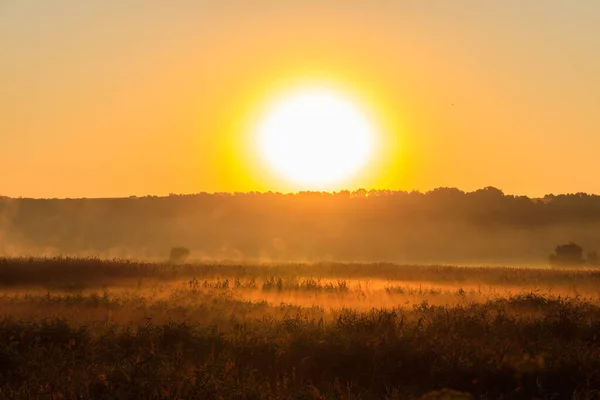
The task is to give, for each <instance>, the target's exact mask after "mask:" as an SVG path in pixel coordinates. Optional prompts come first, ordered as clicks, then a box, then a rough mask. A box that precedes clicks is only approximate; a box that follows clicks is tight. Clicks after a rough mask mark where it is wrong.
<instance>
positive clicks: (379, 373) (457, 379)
mask: <svg viewBox="0 0 600 400" xmlns="http://www.w3.org/2000/svg"><path fill="white" fill-rule="evenodd" d="M441 389H452V390H455V391H458V392H462V393H463V398H470V397H469V396H472V397H473V398H477V399H499V398H503V399H532V398H544V399H545V398H547V399H551V398H553V399H554V398H555V399H571V398H573V399H588V398H598V393H600V392H599V390H600V271H595V270H560V269H552V270H551V269H525V268H523V269H517V268H493V267H481V268H473V267H469V268H459V267H450V266H401V265H392V264H329V263H328V264H310V265H302V264H281V265H251V264H248V265H234V264H227V263H223V264H221V265H207V264H189V265H180V266H176V265H169V264H150V263H137V262H131V261H120V260H113V261H103V260H97V259H65V258H59V259H26V258H21V259H0V398H12V399H37V398H47V399H117V398H118V399H140V398H155V399H187V398H194V399H219V398H222V399H230V398H234V399H238V398H239V399H273V398H275V399H358V398H364V399H382V398H387V399H417V398H419V397H421V396H423V395H425V394H426V393H429V392H431V391H436V390H441ZM446 395H447V396H450V395H449V394H448V393H446ZM453 396H455V397H452V398H460V397H458V394H453ZM432 398H433V397H432ZM437 398H442V396H441V395H439V394H438V397H437ZM447 398H450V397H447Z"/></svg>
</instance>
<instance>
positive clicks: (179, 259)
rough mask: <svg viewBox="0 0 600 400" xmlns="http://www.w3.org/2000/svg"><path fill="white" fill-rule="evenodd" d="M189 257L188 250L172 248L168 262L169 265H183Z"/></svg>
mask: <svg viewBox="0 0 600 400" xmlns="http://www.w3.org/2000/svg"><path fill="white" fill-rule="evenodd" d="M189 256H190V250H189V249H187V248H185V247H173V248H172V249H171V253H170V254H169V262H170V263H171V264H181V263H184V262H185V261H186V260H187V258H188V257H189Z"/></svg>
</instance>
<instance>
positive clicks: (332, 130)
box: [257, 88, 376, 189]
mask: <svg viewBox="0 0 600 400" xmlns="http://www.w3.org/2000/svg"><path fill="white" fill-rule="evenodd" d="M375 137H376V132H375V128H374V126H373V124H372V123H371V121H370V120H369V118H368V115H367V113H366V112H365V111H363V108H361V107H360V106H359V105H358V104H357V103H356V102H355V101H353V100H352V99H351V98H350V97H349V96H346V95H344V94H342V93H340V92H336V91H333V90H330V89H324V88H305V89H301V90H298V91H295V92H292V93H288V94H287V95H285V96H282V97H280V98H278V99H277V100H276V101H275V102H274V104H273V105H272V106H271V107H269V108H268V109H267V112H266V113H265V115H264V116H263V118H262V119H261V120H260V123H259V125H258V141H257V143H258V150H259V152H260V154H261V157H262V158H263V160H264V161H266V162H267V164H268V165H269V166H270V168H272V169H273V170H274V171H275V172H276V173H277V174H279V175H281V176H283V177H284V178H285V179H287V180H290V181H293V182H294V183H296V184H298V185H300V186H301V187H302V188H307V189H328V188H331V187H332V186H335V185H339V184H341V183H343V182H345V181H347V180H348V179H350V178H351V177H353V176H354V175H356V174H357V173H358V172H359V171H360V170H361V168H363V167H364V166H365V165H366V164H367V163H368V161H369V159H370V158H371V156H372V152H373V147H374V141H375Z"/></svg>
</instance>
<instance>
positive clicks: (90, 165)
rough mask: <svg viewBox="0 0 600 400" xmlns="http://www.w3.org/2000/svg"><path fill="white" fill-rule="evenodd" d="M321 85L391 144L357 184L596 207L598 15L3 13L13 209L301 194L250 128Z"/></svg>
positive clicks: (178, 10) (449, 7)
mask: <svg viewBox="0 0 600 400" xmlns="http://www.w3.org/2000/svg"><path fill="white" fill-rule="evenodd" d="M305 79H309V80H315V79H317V80H319V81H322V82H325V83H329V82H331V83H332V84H335V85H339V86H341V87H344V88H347V89H348V90H349V91H352V92H353V93H356V95H357V96H359V97H361V98H362V99H364V103H365V104H366V105H367V106H368V107H372V108H373V109H374V110H376V113H378V115H379V116H380V117H381V119H382V120H384V121H385V122H382V126H385V128H383V131H382V132H381V135H382V136H384V137H386V138H387V139H390V140H392V139H393V143H395V145H394V146H391V145H390V146H388V147H387V153H386V154H382V155H380V162H377V163H374V164H372V165H371V166H370V167H369V168H367V169H366V170H365V173H364V174H362V175H361V176H360V177H358V178H357V179H355V180H354V181H352V182H351V183H350V184H349V185H348V186H349V188H350V189H352V188H356V187H365V188H371V187H376V188H383V187H386V188H392V189H409V190H410V189H418V190H428V189H430V188H434V187H438V186H453V187H459V188H461V189H463V190H473V189H476V188H480V187H484V186H496V187H499V188H501V189H503V190H504V191H505V192H507V193H518V194H527V195H532V196H538V195H543V194H545V193H551V192H552V193H563V192H579V191H586V192H595V193H600V179H598V174H599V173H600V1H597V0H579V1H564V0H561V1H557V0H530V1H523V0H512V1H510V0H509V1H507V0H503V1H481V0H473V1H466V0H464V1H446V0H438V1H428V0H414V1H402V0H389V1H383V0H381V1H376V0H373V1H354V0H344V1H342V0H340V1H333V0H332V1H317V0H298V1H285V0H281V1H277V2H276V1H259V0H256V1H251V0H218V1H216V0H215V1H191V0H190V1H162V0H160V1H159V0H143V1H142V0H138V1H136V0H120V1H106V0H86V1H81V0H56V1H45V0H39V1H31V0H0V150H1V153H0V195H7V196H14V197H17V196H33V197H107V196H128V195H145V194H158V195H163V194H167V193H169V192H176V193H189V192H200V191H208V192H213V191H249V190H261V191H266V190H269V189H272V190H279V191H288V190H298V189H301V188H298V187H294V186H293V185H290V184H289V183H286V182H284V181H281V180H278V179H276V178H275V177H274V176H272V174H270V173H269V171H266V170H264V169H261V168H259V167H258V165H259V162H258V160H257V155H256V154H255V152H253V150H252V149H251V146H250V145H248V141H251V138H252V135H251V133H250V134H249V133H248V125H247V119H248V118H249V116H252V115H254V113H256V112H257V109H258V108H259V105H260V104H261V103H262V102H265V101H268V100H269V96H272V95H273V93H276V92H278V91H282V90H285V89H286V85H289V84H290V83H291V82H302V81H303V80H305ZM248 135H250V136H248ZM249 138H250V139H249ZM387 139H386V140H387ZM389 143H392V142H389Z"/></svg>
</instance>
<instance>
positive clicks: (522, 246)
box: [0, 187, 600, 264]
mask: <svg viewBox="0 0 600 400" xmlns="http://www.w3.org/2000/svg"><path fill="white" fill-rule="evenodd" d="M599 222H600V196H596V195H588V194H583V193H578V194H568V195H558V196H554V195H548V196H545V197H544V198H539V199H533V198H528V197H525V196H511V195H505V194H504V193H503V192H502V191H501V190H499V189H496V188H493V187H487V188H484V189H481V190H477V191H474V192H469V193H465V192H463V191H460V190H458V189H454V188H438V189H435V190H432V191H430V192H427V193H421V192H416V191H413V192H403V191H391V190H372V191H366V190H364V189H361V190H357V191H354V192H350V191H342V192H336V193H327V192H300V193H297V194H280V193H271V192H267V193H257V192H250V193H233V194H231V193H215V194H208V193H199V194H193V195H171V196H169V197H155V196H148V197H131V198H120V199H64V200H63V199H9V198H0V255H57V254H67V255H100V256H109V257H136V258H144V257H147V258H157V257H163V258H167V257H168V254H169V251H170V249H171V248H173V247H178V246H183V247H185V248H189V249H190V250H191V253H192V254H191V257H192V258H204V257H205V258H217V259H259V260H261V259H262V260H294V261H298V260H300V261H311V260H337V261H396V262H410V263H412V262H415V263H416V262H444V263H475V262H477V263H514V262H517V263H540V264H545V263H547V262H548V254H549V253H550V252H551V251H552V249H554V247H555V246H556V245H557V244H558V243H565V242H570V241H574V242H577V243H578V244H581V245H582V246H584V247H585V248H586V249H589V250H590V251H595V250H598V249H600V223H599Z"/></svg>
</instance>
